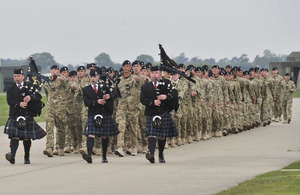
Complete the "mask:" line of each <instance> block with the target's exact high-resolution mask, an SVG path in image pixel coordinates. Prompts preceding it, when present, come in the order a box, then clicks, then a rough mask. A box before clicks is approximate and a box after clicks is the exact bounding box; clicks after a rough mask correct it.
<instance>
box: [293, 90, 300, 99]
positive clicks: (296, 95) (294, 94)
mask: <svg viewBox="0 0 300 195" xmlns="http://www.w3.org/2000/svg"><path fill="white" fill-rule="evenodd" d="M293 97H294V98H300V90H298V91H295V92H294V93H293Z"/></svg>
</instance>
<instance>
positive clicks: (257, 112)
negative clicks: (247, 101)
mask: <svg viewBox="0 0 300 195" xmlns="http://www.w3.org/2000/svg"><path fill="white" fill-rule="evenodd" d="M261 107H262V98H257V103H256V104H255V118H256V121H257V122H259V123H261Z"/></svg>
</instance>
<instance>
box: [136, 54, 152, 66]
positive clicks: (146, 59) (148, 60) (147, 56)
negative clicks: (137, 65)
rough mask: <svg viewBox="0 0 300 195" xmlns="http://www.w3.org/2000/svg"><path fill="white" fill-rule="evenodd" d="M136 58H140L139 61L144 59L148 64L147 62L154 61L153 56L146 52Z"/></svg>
mask: <svg viewBox="0 0 300 195" xmlns="http://www.w3.org/2000/svg"><path fill="white" fill-rule="evenodd" d="M136 60H138V61H143V62H144V63H145V64H146V63H147V62H150V63H151V64H153V63H154V59H153V57H152V56H150V55H146V54H141V55H139V56H138V57H136Z"/></svg>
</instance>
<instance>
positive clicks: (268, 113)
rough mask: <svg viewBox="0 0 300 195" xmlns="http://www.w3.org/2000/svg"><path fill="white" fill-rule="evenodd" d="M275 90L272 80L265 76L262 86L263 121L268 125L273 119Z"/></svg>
mask: <svg viewBox="0 0 300 195" xmlns="http://www.w3.org/2000/svg"><path fill="white" fill-rule="evenodd" d="M273 97H274V90H273V83H272V80H271V79H269V78H268V77H266V78H264V82H263V87H262V100H263V103H262V122H263V125H264V126H266V124H267V123H269V124H270V122H271V119H272V104H273Z"/></svg>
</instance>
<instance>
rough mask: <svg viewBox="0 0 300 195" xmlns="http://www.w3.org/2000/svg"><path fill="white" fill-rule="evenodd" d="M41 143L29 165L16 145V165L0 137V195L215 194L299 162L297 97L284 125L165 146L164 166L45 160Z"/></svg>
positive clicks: (126, 160) (140, 160)
mask: <svg viewBox="0 0 300 195" xmlns="http://www.w3.org/2000/svg"><path fill="white" fill-rule="evenodd" d="M40 124H41V125H42V126H43V127H44V126H45V123H40ZM3 129H4V127H3V126H1V127H0V131H1V132H3ZM45 143H46V139H45V138H43V139H42V140H36V141H33V144H32V145H33V146H32V149H31V164H30V165H24V164H23V155H24V153H23V144H22V142H20V144H19V149H18V151H17V156H16V164H15V165H11V164H10V163H9V162H8V161H6V159H5V154H6V153H7V152H8V151H9V140H8V139H7V135H5V134H1V135H0V192H1V194H10V195H11V194H151V195H154V194H215V193H217V192H220V191H222V190H225V189H228V188H231V187H233V186H236V185H237V184H238V183H241V182H243V181H245V180H248V179H251V178H253V177H255V176H256V175H258V174H262V173H265V172H269V171H274V170H278V169H281V168H282V167H284V166H286V165H288V164H290V163H292V162H294V161H299V160H300V98H298V99H294V102H293V117H292V122H291V124H289V125H284V124H282V122H279V123H275V122H273V123H272V124H271V125H270V126H267V127H259V128H256V129H252V130H250V131H245V132H242V133H239V134H237V135H229V136H227V137H222V138H213V139H210V140H207V141H200V142H193V143H192V144H187V145H184V146H180V147H176V148H169V149H166V150H165V159H166V163H165V164H160V163H158V162H157V163H155V164H150V163H149V162H148V161H147V160H146V159H145V156H144V155H143V154H138V155H137V156H125V157H123V158H120V157H118V156H116V155H114V154H111V155H108V161H109V163H108V164H102V163H101V157H96V156H94V157H93V164H87V163H86V162H85V161H84V160H83V159H82V158H81V155H79V154H66V155H65V156H62V157H60V156H54V157H53V158H48V157H47V156H45V155H43V154H42V152H43V150H44V149H45ZM157 153H158V151H156V160H157V161H158V159H157Z"/></svg>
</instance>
